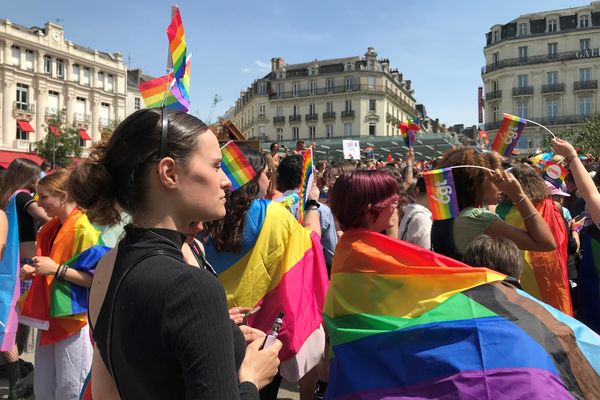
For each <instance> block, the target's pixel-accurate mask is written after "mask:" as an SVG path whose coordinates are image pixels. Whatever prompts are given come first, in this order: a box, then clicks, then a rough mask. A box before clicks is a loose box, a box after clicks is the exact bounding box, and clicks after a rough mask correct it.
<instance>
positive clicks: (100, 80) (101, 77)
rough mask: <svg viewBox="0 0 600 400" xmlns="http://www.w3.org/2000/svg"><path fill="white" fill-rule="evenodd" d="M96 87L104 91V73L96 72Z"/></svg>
mask: <svg viewBox="0 0 600 400" xmlns="http://www.w3.org/2000/svg"><path fill="white" fill-rule="evenodd" d="M96 87H99V88H100V89H104V72H98V81H97V82H96Z"/></svg>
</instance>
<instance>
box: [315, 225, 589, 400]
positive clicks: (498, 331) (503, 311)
mask: <svg viewBox="0 0 600 400" xmlns="http://www.w3.org/2000/svg"><path fill="white" fill-rule="evenodd" d="M504 279H505V276H504V275H502V274H499V273H497V272H494V271H491V270H489V269H486V268H472V267H469V266H467V265H465V264H462V263H460V262H458V261H455V260H453V259H450V258H447V257H444V256H442V255H440V254H436V253H433V252H430V251H427V250H424V249H422V248H419V247H417V246H414V245H412V244H409V243H406V242H402V241H399V240H397V239H392V238H390V237H388V236H385V235H382V234H379V233H376V232H372V231H367V230H364V229H354V230H348V231H346V232H344V235H343V236H342V238H341V239H340V242H339V243H338V245H337V248H336V252H335V257H334V261H333V266H332V271H331V284H330V288H329V292H328V293H327V299H326V301H325V310H324V314H325V321H326V325H327V329H328V332H329V334H330V337H331V346H332V355H331V359H330V364H329V385H328V387H327V393H326V398H327V399H344V400H349V399H352V400H354V399H366V400H374V399H409V398H410V399H442V398H443V399H467V398H468V399H517V398H518V399H566V398H569V399H570V398H578V399H583V398H590V399H591V398H594V397H597V394H598V393H600V376H599V374H600V337H599V336H598V335H596V334H595V333H593V332H592V331H591V330H590V329H589V328H587V327H585V326H584V325H583V324H581V323H580V322H578V321H576V320H575V319H573V318H571V317H569V316H567V315H565V314H562V313H560V312H558V311H556V310H555V309H553V308H552V307H550V306H548V305H546V304H543V303H541V302H539V301H537V300H535V299H533V298H531V297H530V296H528V295H527V294H526V293H524V292H522V291H520V290H517V289H515V287H514V286H512V285H511V284H510V283H508V282H507V281H506V282H505V281H503V280H504Z"/></svg>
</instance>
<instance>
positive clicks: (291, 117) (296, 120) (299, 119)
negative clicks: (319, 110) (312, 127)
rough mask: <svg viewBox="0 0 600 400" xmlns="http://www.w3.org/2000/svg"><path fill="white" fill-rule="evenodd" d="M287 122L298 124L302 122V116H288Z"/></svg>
mask: <svg viewBox="0 0 600 400" xmlns="http://www.w3.org/2000/svg"><path fill="white" fill-rule="evenodd" d="M289 121H290V122H300V121H302V115H290V116H289Z"/></svg>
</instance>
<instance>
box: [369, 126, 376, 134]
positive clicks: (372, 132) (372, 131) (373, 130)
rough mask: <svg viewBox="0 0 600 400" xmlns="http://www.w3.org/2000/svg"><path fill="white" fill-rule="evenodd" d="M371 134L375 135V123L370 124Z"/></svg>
mask: <svg viewBox="0 0 600 400" xmlns="http://www.w3.org/2000/svg"><path fill="white" fill-rule="evenodd" d="M369 136H375V125H374V124H370V125H369Z"/></svg>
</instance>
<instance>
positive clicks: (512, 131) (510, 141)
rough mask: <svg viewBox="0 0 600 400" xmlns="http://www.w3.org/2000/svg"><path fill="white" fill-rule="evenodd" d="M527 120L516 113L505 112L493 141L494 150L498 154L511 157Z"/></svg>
mask: <svg viewBox="0 0 600 400" xmlns="http://www.w3.org/2000/svg"><path fill="white" fill-rule="evenodd" d="M525 125H527V121H526V120H524V119H523V118H520V117H517V116H515V115H510V114H504V119H503V120H502V124H500V128H499V129H498V133H497V134H496V137H495V138H494V142H493V143H492V150H493V151H495V152H497V153H498V154H500V155H502V156H505V157H510V156H511V155H512V154H513V149H514V148H515V146H516V145H517V142H518V141H519V138H520V137H521V134H522V133H523V128H525Z"/></svg>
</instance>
